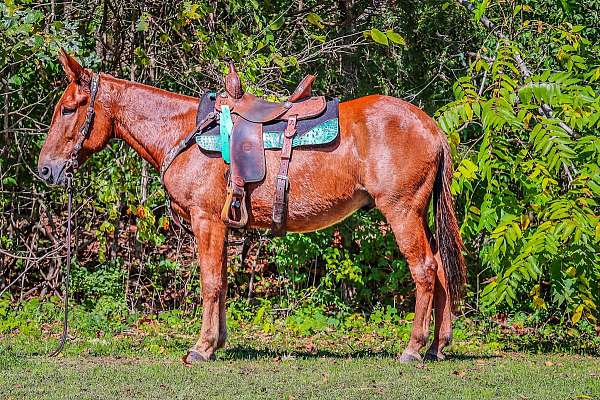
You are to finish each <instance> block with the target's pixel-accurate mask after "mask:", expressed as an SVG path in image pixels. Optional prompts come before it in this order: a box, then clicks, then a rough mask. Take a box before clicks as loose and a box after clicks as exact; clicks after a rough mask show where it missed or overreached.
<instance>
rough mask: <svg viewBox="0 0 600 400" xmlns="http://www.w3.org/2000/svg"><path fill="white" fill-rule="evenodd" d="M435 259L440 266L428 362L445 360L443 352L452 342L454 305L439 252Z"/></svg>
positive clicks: (436, 283)
mask: <svg viewBox="0 0 600 400" xmlns="http://www.w3.org/2000/svg"><path fill="white" fill-rule="evenodd" d="M435 259H436V262H437V264H438V266H439V268H438V269H437V275H436V279H435V288H434V295H433V303H434V309H435V329H434V337H433V341H432V342H431V345H430V346H429V349H428V350H427V353H426V356H425V358H426V359H428V360H443V359H445V358H446V356H445V355H444V353H443V350H444V348H445V347H446V346H448V345H449V344H450V342H451V340H452V304H451V301H450V293H449V289H448V284H447V281H446V273H445V272H444V268H442V260H441V258H440V254H439V252H437V251H436V252H435Z"/></svg>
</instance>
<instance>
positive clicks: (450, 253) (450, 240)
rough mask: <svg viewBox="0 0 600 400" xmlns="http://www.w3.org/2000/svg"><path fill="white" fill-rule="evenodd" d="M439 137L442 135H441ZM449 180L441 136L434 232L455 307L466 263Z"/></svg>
mask: <svg viewBox="0 0 600 400" xmlns="http://www.w3.org/2000/svg"><path fill="white" fill-rule="evenodd" d="M442 137H444V136H443V135H442ZM451 183H452V157H451V156H450V146H449V145H448V142H447V140H446V139H445V137H444V138H443V140H442V148H441V152H440V154H439V158H438V169H437V174H436V177H435V185H434V189H433V201H434V208H433V210H434V215H435V235H436V239H437V248H438V251H439V252H440V257H441V260H442V265H443V268H444V272H445V273H446V284H447V286H448V292H449V294H450V301H451V303H452V307H453V309H454V310H456V309H457V308H458V307H459V306H460V303H461V300H462V297H463V295H464V288H465V284H466V266H465V259H464V258H463V255H462V250H463V242H462V239H461V237H460V231H459V228H458V222H457V220H456V214H455V213H454V200H453V198H452V193H451V192H450V184H451Z"/></svg>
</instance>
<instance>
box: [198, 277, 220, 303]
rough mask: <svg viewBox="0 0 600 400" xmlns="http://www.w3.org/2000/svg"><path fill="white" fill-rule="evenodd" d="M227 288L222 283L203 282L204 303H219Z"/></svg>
mask: <svg viewBox="0 0 600 400" xmlns="http://www.w3.org/2000/svg"><path fill="white" fill-rule="evenodd" d="M224 290H225V287H224V286H223V284H221V282H202V300H203V301H204V302H217V301H219V300H220V298H221V296H222V295H223V291H224Z"/></svg>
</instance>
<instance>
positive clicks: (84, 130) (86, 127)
mask: <svg viewBox="0 0 600 400" xmlns="http://www.w3.org/2000/svg"><path fill="white" fill-rule="evenodd" d="M99 86H100V74H93V75H92V81H91V82H90V104H89V105H88V109H87V113H86V115H85V121H83V125H81V128H79V137H78V139H77V143H75V146H73V150H72V151H71V159H70V165H71V167H73V169H77V167H78V166H79V162H78V161H77V157H78V156H79V152H80V151H81V147H82V146H83V142H84V141H85V139H87V138H88V137H89V136H90V133H91V131H92V126H93V124H94V116H95V115H96V113H95V112H94V103H95V102H96V95H97V94H98V87H99Z"/></svg>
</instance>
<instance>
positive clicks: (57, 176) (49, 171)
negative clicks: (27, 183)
mask: <svg viewBox="0 0 600 400" xmlns="http://www.w3.org/2000/svg"><path fill="white" fill-rule="evenodd" d="M68 164H69V162H68V161H67V160H52V161H46V162H42V163H39V164H38V175H39V176H40V178H42V180H43V181H44V182H46V183H48V184H50V185H63V186H64V185H65V184H66V183H67V173H68V172H70V171H68V170H69V169H70V168H68Z"/></svg>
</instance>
